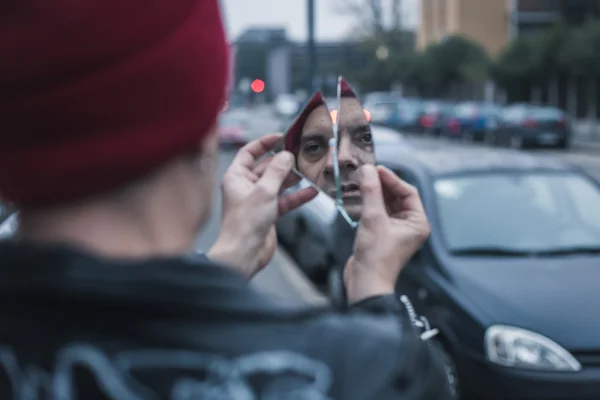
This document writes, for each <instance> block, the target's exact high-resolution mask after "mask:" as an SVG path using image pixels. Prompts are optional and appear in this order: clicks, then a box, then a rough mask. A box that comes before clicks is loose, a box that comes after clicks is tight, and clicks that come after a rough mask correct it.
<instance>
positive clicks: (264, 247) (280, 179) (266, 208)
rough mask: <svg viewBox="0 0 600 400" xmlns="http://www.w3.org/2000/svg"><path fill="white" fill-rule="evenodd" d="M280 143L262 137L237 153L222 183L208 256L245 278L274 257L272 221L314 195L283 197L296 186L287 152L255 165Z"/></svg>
mask: <svg viewBox="0 0 600 400" xmlns="http://www.w3.org/2000/svg"><path fill="white" fill-rule="evenodd" d="M281 138H282V135H280V134H275V135H266V136H263V137H261V138H260V139H257V140H254V141H252V142H250V143H248V144H247V145H246V146H244V147H243V148H242V149H240V151H239V152H238V154H237V156H236V157H235V159H234V160H233V162H232V163H231V166H230V167H229V168H228V169H227V172H226V173H225V175H224V176H223V181H222V184H221V193H222V209H223V216H222V219H221V230H220V232H219V237H218V238H217V241H216V243H215V244H214V246H213V247H212V248H211V249H210V250H209V251H208V253H207V256H208V257H209V258H210V259H212V260H213V261H218V262H221V263H223V264H227V265H229V266H231V267H233V268H235V269H237V270H238V271H240V272H241V273H243V274H244V275H246V276H247V277H252V276H253V275H254V274H256V273H257V272H258V271H260V270H261V269H262V268H264V267H265V266H266V265H267V264H268V262H269V261H270V260H271V258H273V254H274V252H275V248H276V247H277V234H276V231H275V223H276V221H277V219H278V218H279V217H280V216H281V215H283V214H285V213H286V212H288V211H290V210H293V209H294V208H297V207H299V206H301V205H302V204H304V203H306V202H308V201H310V200H312V199H313V198H314V197H315V196H316V195H317V191H316V190H315V189H313V188H312V187H308V188H303V189H300V190H298V191H296V192H294V193H290V194H285V195H282V193H283V192H284V191H285V190H286V189H287V188H289V187H290V186H292V185H294V184H296V183H298V182H299V181H300V178H299V177H298V176H296V175H295V174H293V173H291V172H290V171H291V170H292V167H293V165H294V155H293V154H292V153H289V152H287V151H282V152H280V153H278V154H277V155H275V156H269V157H266V158H265V159H263V160H262V161H261V162H257V161H258V160H259V159H260V158H261V157H263V156H264V155H265V154H267V153H268V152H269V151H270V150H271V149H272V148H273V146H275V144H276V143H277V141H279V140H281Z"/></svg>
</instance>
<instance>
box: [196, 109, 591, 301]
mask: <svg viewBox="0 0 600 400" xmlns="http://www.w3.org/2000/svg"><path fill="white" fill-rule="evenodd" d="M230 112H232V113H240V114H241V115H243V116H244V117H245V118H246V120H247V121H248V123H249V137H250V138H252V139H254V138H258V137H259V136H261V135H263V134H266V133H273V132H277V131H278V130H279V129H280V127H281V126H280V125H281V121H280V120H279V119H278V118H276V117H275V116H274V115H273V113H272V111H271V110H270V109H269V108H268V107H266V106H260V107H258V108H256V109H252V110H248V109H237V110H232V111H230ZM407 138H408V139H409V141H413V142H420V141H421V142H422V141H427V140H432V139H421V138H415V137H414V136H408V135H407ZM449 145H452V146H478V145H472V144H462V143H449ZM528 151H529V152H532V153H535V154H539V155H541V156H556V157H560V158H562V159H565V160H567V161H569V162H572V163H574V164H577V165H580V166H581V167H583V168H584V169H585V170H586V171H587V172H588V173H590V174H591V175H593V176H594V177H596V178H597V179H600V153H595V152H593V151H585V150H578V151H574V150H569V151H560V150H528ZM234 157H235V151H221V154H220V159H219V175H218V177H219V180H218V181H217V188H216V190H215V199H214V203H213V210H214V211H213V213H212V215H211V217H210V219H209V221H208V222H207V225H206V227H205V230H204V232H203V234H202V235H200V237H199V238H198V241H197V248H198V249H199V250H201V251H206V250H207V249H209V248H210V246H211V245H212V244H213V243H214V241H215V240H216V237H217V234H218V232H219V227H220V218H221V200H220V189H219V187H218V185H219V184H220V178H221V177H222V176H223V174H224V173H225V171H226V169H227V167H228V166H229V165H230V163H231V161H232V160H233V158H234ZM253 284H254V285H256V287H258V288H259V289H260V290H262V291H264V292H266V293H268V294H269V295H270V296H273V297H274V298H276V299H277V300H278V301H280V302H281V303H285V304H290V305H296V304H300V303H307V302H309V303H311V304H323V303H324V302H325V299H324V298H323V297H322V296H321V295H320V294H318V293H317V292H316V290H315V289H314V288H313V287H312V286H311V285H310V284H309V283H308V281H307V280H306V279H305V278H304V276H303V275H302V274H301V272H299V270H298V268H297V267H296V265H295V263H294V262H293V260H291V259H290V257H289V256H288V255H287V254H286V253H285V252H284V251H283V250H278V251H277V252H276V254H275V256H274V258H273V261H272V262H271V264H270V265H269V266H268V267H267V268H266V269H265V270H264V271H262V272H261V273H259V274H258V275H257V276H256V277H255V278H254V280H253Z"/></svg>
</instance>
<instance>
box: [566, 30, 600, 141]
mask: <svg viewBox="0 0 600 400" xmlns="http://www.w3.org/2000/svg"><path fill="white" fill-rule="evenodd" d="M598 49H600V21H589V22H587V23H585V24H584V25H582V26H581V27H578V28H575V29H574V30H573V32H572V33H571V34H570V35H569V39H568V40H567V41H566V42H565V44H564V46H563V47H562V49H561V51H560V55H559V60H560V62H561V64H562V65H563V66H564V68H565V69H568V70H569V71H570V72H571V73H572V74H573V75H574V76H577V77H579V78H583V79H585V81H586V97H587V106H588V117H589V118H590V119H595V117H596V115H597V110H596V107H597V96H598V81H599V80H600V52H599V51H598ZM594 130H595V128H594Z"/></svg>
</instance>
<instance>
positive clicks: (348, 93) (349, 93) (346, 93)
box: [340, 78, 356, 97]
mask: <svg viewBox="0 0 600 400" xmlns="http://www.w3.org/2000/svg"><path fill="white" fill-rule="evenodd" d="M340 86H341V88H340V89H341V90H340V91H341V95H342V97H356V93H355V92H354V90H352V88H351V87H350V85H348V82H346V80H345V79H344V78H342V79H341V82H340Z"/></svg>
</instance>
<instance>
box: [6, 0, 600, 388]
mask: <svg viewBox="0 0 600 400" xmlns="http://www.w3.org/2000/svg"><path fill="white" fill-rule="evenodd" d="M221 3H222V8H223V10H224V14H225V22H226V25H227V31H228V35H229V40H230V43H231V54H232V57H233V61H234V62H233V64H232V68H231V87H230V97H229V101H228V103H227V106H226V109H225V110H224V112H223V113H222V115H221V116H220V131H219V134H220V141H221V147H222V152H221V154H220V160H219V174H220V175H221V176H222V175H223V174H224V172H225V171H226V169H227V168H228V166H229V165H230V163H231V161H232V159H233V157H234V156H235V154H236V151H237V149H239V148H240V147H241V146H243V145H244V144H245V143H247V142H248V141H250V140H253V139H256V138H258V137H260V136H262V135H264V134H266V133H272V132H283V131H285V130H286V128H287V127H288V126H289V125H290V123H291V122H292V120H293V119H294V117H295V116H296V115H297V113H298V112H299V111H300V109H301V107H302V105H303V103H304V102H305V101H306V99H307V97H308V96H309V95H311V94H312V92H313V91H315V90H321V91H322V92H323V94H324V95H325V97H326V103H327V104H328V105H332V104H335V89H336V83H337V77H338V75H340V74H341V75H343V76H344V77H345V78H346V80H347V81H348V82H349V83H350V84H351V85H352V86H353V88H354V89H355V90H356V91H357V92H358V93H359V95H360V97H361V100H362V102H363V107H364V108H365V109H366V110H368V112H369V115H370V118H371V123H372V124H371V125H372V135H373V141H374V143H375V146H374V147H375V153H376V157H377V160H378V162H379V163H381V164H383V165H385V166H387V167H389V168H390V169H391V170H393V171H394V172H395V173H396V174H398V176H400V177H401V178H402V179H404V180H406V181H408V182H409V183H411V184H413V185H415V186H416V187H417V188H418V189H419V192H420V194H421V197H422V199H423V203H424V206H425V209H426V211H427V214H428V217H429V219H430V223H431V237H430V239H429V240H428V241H427V243H426V244H425V245H424V246H423V248H422V249H421V250H420V251H419V253H418V254H416V255H415V257H414V258H413V259H412V260H411V261H410V263H409V264H408V265H407V266H406V267H405V269H404V270H403V272H402V276H401V277H400V279H399V281H398V282H397V288H398V292H399V293H403V294H407V295H408V296H409V297H410V299H411V300H412V301H413V304H414V307H415V309H416V310H417V312H418V313H419V314H420V315H425V316H426V317H427V318H428V319H429V320H430V322H431V324H432V325H433V326H434V327H435V328H438V329H439V330H440V334H439V335H438V336H437V337H436V338H435V340H434V341H433V342H432V343H433V345H434V346H436V348H439V349H440V351H441V352H442V355H443V357H444V361H445V366H446V372H447V377H448V382H449V383H450V385H451V387H452V390H453V396H454V399H463V400H464V399H497V400H527V399H529V400H598V399H600V322H599V319H598V316H597V315H598V312H597V305H598V304H600V291H598V287H599V282H600V183H599V182H600V126H599V124H598V117H599V115H600V114H599V111H600V110H599V109H600V101H599V100H600V99H599V96H598V95H599V93H600V0H286V1H281V0H278V1H275V0H251V1H248V0H221ZM332 97H333V99H332ZM214 205H215V207H214V210H213V213H212V215H211V218H210V220H209V222H208V224H207V226H206V228H205V229H204V231H203V233H202V234H201V235H200V236H199V237H198V241H197V250H198V251H206V250H207V249H208V248H209V247H210V246H211V245H212V244H213V243H214V241H215V240H216V237H217V234H218V232H219V228H220V218H221V210H220V193H219V190H216V198H215V201H214ZM337 217H338V214H337V212H336V209H335V206H334V205H333V202H332V201H331V199H329V198H328V197H327V196H324V195H319V196H317V198H316V199H315V200H313V201H311V202H309V203H308V204H306V205H304V206H302V207H300V208H299V209H297V210H295V211H293V212H290V213H288V214H286V215H285V216H283V217H282V218H280V220H279V222H278V224H277V232H278V239H279V246H278V250H277V252H276V254H275V257H274V259H273V261H272V262H271V265H270V266H269V268H266V269H265V270H264V271H263V272H261V273H260V274H259V275H258V276H257V277H256V278H255V279H254V280H253V283H252V284H254V285H256V286H257V287H259V288H260V289H261V290H263V291H264V292H266V293H267V294H269V295H271V296H273V297H275V298H277V299H278V300H279V301H280V303H281V304H288V303H289V304H290V305H297V304H305V303H311V304H326V303H327V302H328V298H327V297H328V295H330V294H331V293H332V292H334V291H336V290H338V289H339V287H337V288H336V286H335V283H336V282H337V283H339V281H336V280H335V279H332V275H331V271H335V270H336V268H337V270H339V268H338V267H339V266H340V260H346V259H347V257H348V256H349V254H348V251H349V247H348V246H343V245H341V243H346V242H351V240H352V238H351V232H348V231H344V230H343V229H342V230H340V229H339V225H337V224H336V223H337ZM0 221H3V223H2V224H0V237H11V236H12V235H13V234H14V232H15V229H16V228H17V226H18V210H15V209H14V208H13V207H10V206H2V205H1V204H0ZM338 292H339V290H338ZM374 367H376V366H374Z"/></svg>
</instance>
